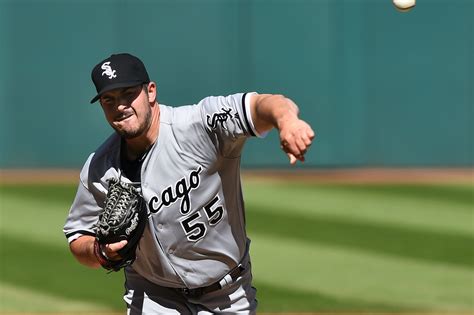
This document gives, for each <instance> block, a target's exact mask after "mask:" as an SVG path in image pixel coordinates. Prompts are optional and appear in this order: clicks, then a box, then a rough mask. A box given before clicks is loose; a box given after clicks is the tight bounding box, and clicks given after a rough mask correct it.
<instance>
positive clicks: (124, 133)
mask: <svg viewBox="0 0 474 315" xmlns="http://www.w3.org/2000/svg"><path fill="white" fill-rule="evenodd" d="M114 129H115V132H117V133H118V134H119V135H120V136H121V137H122V138H125V139H133V138H136V137H139V136H141V135H142V134H143V131H142V130H123V129H118V128H114Z"/></svg>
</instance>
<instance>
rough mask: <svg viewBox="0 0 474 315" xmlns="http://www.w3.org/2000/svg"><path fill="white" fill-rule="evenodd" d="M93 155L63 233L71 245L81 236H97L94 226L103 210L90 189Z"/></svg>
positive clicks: (80, 182)
mask: <svg viewBox="0 0 474 315" xmlns="http://www.w3.org/2000/svg"><path fill="white" fill-rule="evenodd" d="M92 157H93V154H91V155H90V156H89V158H88V160H87V162H86V163H85V165H84V167H83V168H82V170H81V174H80V181H79V185H78V188H77V193H76V197H75V198H74V201H73V203H72V205H71V209H70V210H69V215H68V217H67V219H66V223H65V225H64V229H63V232H64V234H65V236H66V238H67V240H68V242H69V243H71V242H72V241H74V240H75V239H77V238H78V237H80V236H81V235H95V228H94V225H95V223H96V222H97V220H98V218H99V213H100V210H101V208H100V207H99V206H98V205H97V202H96V199H95V198H94V196H93V194H92V193H91V192H90V190H89V187H88V174H89V165H90V162H91V160H92Z"/></svg>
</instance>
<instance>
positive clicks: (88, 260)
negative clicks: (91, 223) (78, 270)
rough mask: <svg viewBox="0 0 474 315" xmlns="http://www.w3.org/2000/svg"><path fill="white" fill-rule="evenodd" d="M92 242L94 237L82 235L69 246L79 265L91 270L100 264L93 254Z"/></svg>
mask: <svg viewBox="0 0 474 315" xmlns="http://www.w3.org/2000/svg"><path fill="white" fill-rule="evenodd" d="M94 242H95V237H93V236H89V235H83V236H81V237H79V238H78V239H76V240H74V241H73V242H72V243H71V244H69V248H70V250H71V252H72V254H73V255H74V257H75V258H76V259H77V261H79V262H80V263H81V264H83V265H85V266H88V267H91V268H99V267H100V264H99V262H98V260H97V258H96V256H95V254H94Z"/></svg>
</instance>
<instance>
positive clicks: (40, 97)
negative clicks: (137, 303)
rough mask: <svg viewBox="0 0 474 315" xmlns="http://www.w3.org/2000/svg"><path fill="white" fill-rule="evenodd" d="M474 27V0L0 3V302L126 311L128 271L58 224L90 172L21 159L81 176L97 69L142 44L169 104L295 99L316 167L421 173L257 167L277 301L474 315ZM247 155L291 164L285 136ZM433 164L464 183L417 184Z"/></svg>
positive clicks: (259, 214) (253, 196)
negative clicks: (407, 2)
mask: <svg viewBox="0 0 474 315" xmlns="http://www.w3.org/2000/svg"><path fill="white" fill-rule="evenodd" d="M473 21H474V2H472V1H470V0H425V1H422V0H419V1H418V4H417V7H416V8H415V9H414V10H413V11H412V12H409V13H405V14H402V13H400V12H397V11H396V10H395V9H394V7H393V6H392V5H391V3H390V1H389V0H206V1H197V0H195V1H193V0H175V1H164V0H155V1H151V0H149V1H146V0H139V1H131V0H102V1H91V0H83V1H80V0H70V1H65V0H64V1H61V0H36V1H35V0H0V43H1V48H0V69H1V71H0V169H1V171H0V179H1V181H0V237H1V238H0V254H1V255H0V257H1V260H0V262H1V268H0V312H2V313H5V312H35V311H42V312H74V311H80V312H90V311H117V310H120V307H122V302H121V301H120V299H118V300H117V297H120V294H121V290H122V288H121V279H120V277H119V276H117V275H104V274H103V273H101V272H100V271H88V270H86V269H84V268H82V267H80V266H78V265H77V264H76V263H75V262H74V261H73V259H72V257H70V254H69V253H68V251H67V246H66V245H65V242H64V238H63V236H62V235H61V231H60V229H61V228H62V224H63V222H64V218H65V215H66V212H67V208H68V207H69V205H70V201H71V198H72V197H73V195H74V190H75V180H76V178H74V179H73V182H72V183H71V181H68V180H64V177H58V178H60V180H56V182H55V183H53V184H51V183H48V184H46V179H45V181H44V182H43V184H41V183H40V184H38V173H35V172H34V171H26V182H28V178H29V176H30V178H31V179H33V175H28V174H35V177H34V180H32V182H33V181H35V183H25V181H24V178H25V176H24V174H25V173H22V172H23V171H22V170H25V169H36V170H38V169H40V170H43V171H44V172H45V173H50V172H51V173H52V174H53V173H54V174H56V173H55V172H54V171H51V170H52V169H62V170H64V169H67V170H72V172H73V173H74V174H76V172H77V170H78V169H79V168H80V167H81V165H82V163H83V162H84V161H85V159H86V158H87V156H88V154H89V153H90V152H91V151H93V150H94V149H95V148H96V147H97V146H98V145H99V144H100V143H101V142H102V140H103V139H104V138H105V137H107V136H108V135H109V134H110V133H111V129H110V127H108V125H107V124H106V123H104V118H103V113H102V111H101V109H100V107H99V106H98V105H97V104H95V105H90V104H89V100H90V99H91V97H92V96H93V95H94V94H95V90H94V88H93V86H92V84H91V81H90V70H91V67H92V66H93V65H94V64H95V63H97V62H98V61H99V60H101V59H103V58H104V57H105V56H108V55H110V54H111V53H114V52H130V53H133V54H135V55H137V56H139V57H140V58H141V59H142V60H143V61H144V62H145V64H146V65H147V68H148V70H149V73H150V76H151V78H152V79H153V80H155V81H156V82H157V83H158V92H159V96H158V99H159V102H160V103H164V104H167V105H172V106H178V105H183V104H191V103H196V102H198V101H199V100H200V99H202V98H204V97H206V96H208V95H226V94H231V93H236V92H240V91H257V92H261V93H282V94H285V95H287V96H289V97H291V98H292V99H294V100H295V101H296V103H297V104H298V105H299V107H300V109H301V114H302V117H304V118H305V119H306V120H307V121H308V122H310V123H311V125H312V126H313V127H314V129H315V131H316V133H317V135H318V136H317V140H316V141H315V143H314V145H313V147H312V148H311V150H310V152H309V153H308V156H307V161H306V163H305V164H304V165H300V166H298V167H297V168H296V170H297V171H303V172H301V173H305V174H308V172H309V171H310V170H316V171H323V172H326V171H327V172H331V171H333V170H340V169H347V168H351V169H353V168H356V169H358V170H361V171H362V172H363V171H364V170H365V169H366V168H374V167H376V168H384V169H388V170H393V169H399V168H404V169H408V170H409V171H407V172H406V173H405V174H406V176H405V177H404V179H403V180H401V181H402V182H403V184H402V185H400V178H398V180H397V181H396V182H395V183H394V182H390V179H387V180H382V182H383V183H382V184H380V183H379V184H377V185H372V184H367V183H366V184H364V183H363V181H359V180H356V181H358V183H359V184H358V185H357V186H356V187H354V186H353V185H349V184H350V183H347V181H350V180H351V179H347V180H346V182H344V179H342V180H341V179H340V180H339V181H338V183H337V184H334V183H331V182H330V181H328V182H324V181H322V180H321V178H319V179H318V177H317V175H316V177H314V178H313V177H310V178H309V179H308V178H305V179H304V180H302V181H298V178H296V179H295V178H293V179H292V180H291V181H281V180H279V179H275V178H273V177H272V179H271V180H269V179H268V178H262V177H261V176H260V177H259V176H257V178H253V177H252V178H248V180H246V181H244V184H245V187H244V190H245V192H246V194H247V197H248V201H247V208H248V209H247V210H248V212H249V215H248V218H249V234H250V235H251V236H252V239H253V244H254V245H253V246H254V259H255V269H256V270H255V277H256V283H257V285H258V287H259V288H260V289H259V290H260V294H261V295H260V300H261V306H262V310H263V311H272V312H273V311H306V312H308V311H314V312H316V311H385V312H386V311H394V312H407V311H434V312H436V311H443V312H444V311H450V312H472V311H473V310H474V307H473V305H474V302H473V299H474V287H473V286H474V285H473V283H474V273H473V269H474V261H473V255H474V253H473V249H472V243H473V240H474V228H473V209H472V206H473V194H474V188H473V184H472V165H473V161H474V154H473V134H474V133H473V117H474V115H473V101H474V92H473V90H474V89H473V86H474V85H473V83H474V82H473V81H474V80H473V73H474V62H473V58H474V57H473V56H474V46H473V41H474V37H473V36H474V25H473V24H474V22H473ZM242 163H243V168H244V170H260V169H266V170H267V171H268V170H278V169H279V170H281V169H287V168H288V167H289V166H288V163H287V158H286V156H285V155H284V154H283V153H281V152H280V149H279V145H278V137H277V134H276V132H275V131H273V132H272V133H270V135H269V136H268V137H267V139H266V140H259V139H251V140H249V141H248V143H247V145H246V148H245V152H244V155H243V158H242ZM424 168H430V169H431V170H433V169H435V170H444V169H446V168H449V169H455V173H456V174H461V175H462V176H461V178H462V180H461V181H456V180H453V179H452V178H451V179H450V180H449V181H448V180H446V178H444V179H443V178H440V177H437V178H435V180H434V181H432V182H426V181H425V183H423V184H420V183H417V180H416V178H415V177H416V176H417V174H418V175H419V174H420V173H416V171H415V170H419V169H424ZM12 170H14V171H15V172H16V171H18V173H16V174H17V175H15V173H11V171H12ZM410 170H413V172H410ZM45 173H43V174H42V175H40V177H41V176H45V175H44V174H45ZM297 173H300V172H297ZM435 173H436V171H435ZM12 174H13V175H12ZM19 174H22V176H23V177H22V178H23V179H22V180H21V182H22V183H19V182H18V181H16V182H15V180H14V178H15V176H17V177H19ZM266 174H267V175H268V173H266ZM317 174H318V173H317ZM319 174H321V173H319ZM325 174H326V173H325ZM357 174H361V173H357ZM386 174H387V173H386ZM7 175H8V176H7ZM435 177H436V176H435ZM12 178H13V179H12ZM431 178H433V177H431ZM352 179H354V178H352ZM359 179H360V178H359ZM39 182H41V180H39ZM361 182H362V183H361ZM348 185H349V186H348ZM288 209H291V211H292V212H291V214H290V213H288ZM355 210H357V211H355ZM268 220H270V221H268ZM268 222H270V223H271V224H268ZM281 231H286V232H285V233H283V235H282V233H281ZM375 254H376V256H371V255H375ZM32 257H35V258H34V260H32ZM275 261H277V262H278V264H275ZM296 261H297V262H298V264H297V265H298V267H297V268H290V267H291V266H292V264H295V262H296ZM275 274H278V275H279V277H277V278H275V277H274V275H275ZM107 278H108V279H110V280H109V283H110V288H107V289H104V283H107V280H106V279H107ZM46 283H49V284H48V285H46Z"/></svg>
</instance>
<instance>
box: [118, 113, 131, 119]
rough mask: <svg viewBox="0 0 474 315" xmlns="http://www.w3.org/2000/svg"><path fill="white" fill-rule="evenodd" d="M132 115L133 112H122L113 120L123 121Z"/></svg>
mask: <svg viewBox="0 0 474 315" xmlns="http://www.w3.org/2000/svg"><path fill="white" fill-rule="evenodd" d="M132 116H133V113H124V114H121V115H119V116H117V117H116V118H115V121H124V120H125V119H127V118H130V117H132Z"/></svg>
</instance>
